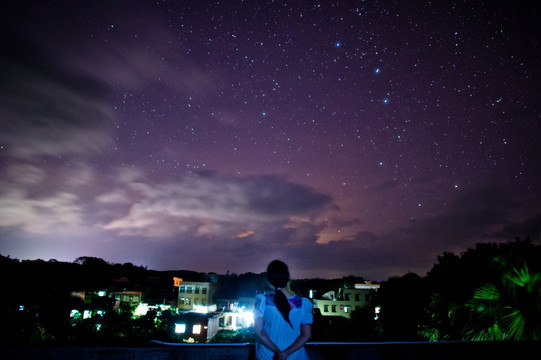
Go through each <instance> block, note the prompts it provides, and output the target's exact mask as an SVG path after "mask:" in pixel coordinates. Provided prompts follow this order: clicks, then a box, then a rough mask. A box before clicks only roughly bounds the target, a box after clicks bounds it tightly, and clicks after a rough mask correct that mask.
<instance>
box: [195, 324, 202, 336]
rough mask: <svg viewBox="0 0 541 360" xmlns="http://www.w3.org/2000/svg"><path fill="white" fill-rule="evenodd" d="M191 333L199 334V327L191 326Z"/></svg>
mask: <svg viewBox="0 0 541 360" xmlns="http://www.w3.org/2000/svg"><path fill="white" fill-rule="evenodd" d="M193 333H194V334H201V325H194V326H193Z"/></svg>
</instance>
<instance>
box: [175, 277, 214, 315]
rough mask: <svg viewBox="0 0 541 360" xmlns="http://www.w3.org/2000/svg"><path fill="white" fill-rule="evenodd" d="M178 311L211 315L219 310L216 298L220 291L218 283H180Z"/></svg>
mask: <svg viewBox="0 0 541 360" xmlns="http://www.w3.org/2000/svg"><path fill="white" fill-rule="evenodd" d="M178 284H179V286H178V305H177V307H178V309H179V310H188V311H195V312H199V313H210V312H214V311H216V309H217V306H216V303H215V302H214V296H215V294H216V292H217V291H218V283H213V282H196V281H179V282H178Z"/></svg>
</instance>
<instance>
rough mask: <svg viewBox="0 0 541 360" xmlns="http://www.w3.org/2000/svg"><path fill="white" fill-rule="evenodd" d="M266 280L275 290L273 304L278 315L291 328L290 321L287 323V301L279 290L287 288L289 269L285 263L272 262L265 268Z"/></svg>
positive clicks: (288, 308) (289, 308) (288, 306)
mask: <svg viewBox="0 0 541 360" xmlns="http://www.w3.org/2000/svg"><path fill="white" fill-rule="evenodd" d="M267 280H268V281H269V283H270V284H271V285H272V286H274V288H275V289H276V291H275V294H274V304H275V305H276V307H277V308H278V310H279V311H280V314H282V317H283V318H284V320H285V321H286V322H287V323H288V324H289V325H290V326H291V327H293V325H291V321H289V310H291V307H290V305H289V301H287V298H286V296H285V295H284V293H283V292H281V291H280V289H281V288H284V287H286V286H287V282H288V281H289V269H288V268H287V265H286V263H284V262H282V261H280V260H274V261H272V262H271V263H270V264H269V266H268V267H267Z"/></svg>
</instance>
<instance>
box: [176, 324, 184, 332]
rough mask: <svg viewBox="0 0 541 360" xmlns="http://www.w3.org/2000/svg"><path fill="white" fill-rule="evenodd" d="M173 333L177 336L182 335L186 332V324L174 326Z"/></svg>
mask: <svg viewBox="0 0 541 360" xmlns="http://www.w3.org/2000/svg"><path fill="white" fill-rule="evenodd" d="M175 332H176V333H177V334H184V333H185V332H186V324H175Z"/></svg>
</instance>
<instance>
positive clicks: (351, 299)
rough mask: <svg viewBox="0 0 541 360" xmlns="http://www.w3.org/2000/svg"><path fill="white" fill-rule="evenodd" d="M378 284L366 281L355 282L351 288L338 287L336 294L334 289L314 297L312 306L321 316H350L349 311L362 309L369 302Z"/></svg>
mask: <svg viewBox="0 0 541 360" xmlns="http://www.w3.org/2000/svg"><path fill="white" fill-rule="evenodd" d="M378 289H379V284H372V283H371V282H369V281H367V282H365V283H364V284H355V285H354V287H353V288H351V289H350V288H343V289H339V291H338V296H337V295H336V293H335V292H334V291H329V292H327V293H325V294H323V296H322V299H314V308H317V309H319V311H320V312H321V315H323V316H343V317H345V318H348V319H349V318H350V317H351V312H352V311H354V310H359V309H362V308H363V307H366V306H368V305H369V304H370V300H371V299H372V296H374V293H375V292H376V291H377V290H378Z"/></svg>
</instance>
